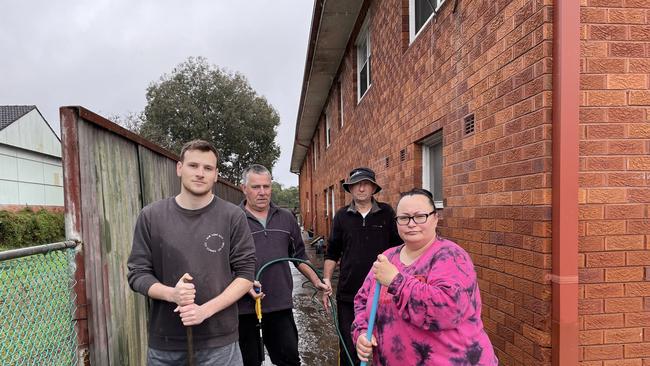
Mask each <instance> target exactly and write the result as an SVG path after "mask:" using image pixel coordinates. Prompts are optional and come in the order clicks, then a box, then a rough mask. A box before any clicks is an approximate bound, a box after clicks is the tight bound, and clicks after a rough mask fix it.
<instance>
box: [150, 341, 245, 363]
mask: <svg viewBox="0 0 650 366" xmlns="http://www.w3.org/2000/svg"><path fill="white" fill-rule="evenodd" d="M187 364H188V362H187V351H163V350H159V349H154V348H151V347H149V349H148V350H147V366H184V365H187ZM194 365H196V366H208V365H209V366H242V365H243V362H242V358H241V351H240V350H239V344H238V343H237V342H233V343H231V344H229V345H227V346H223V347H218V348H205V349H198V350H195V351H194Z"/></svg>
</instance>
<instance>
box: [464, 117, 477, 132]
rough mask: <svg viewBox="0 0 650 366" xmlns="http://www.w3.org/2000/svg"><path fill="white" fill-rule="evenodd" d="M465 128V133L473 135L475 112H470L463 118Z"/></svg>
mask: <svg viewBox="0 0 650 366" xmlns="http://www.w3.org/2000/svg"><path fill="white" fill-rule="evenodd" d="M463 122H464V123H463V130H464V132H465V135H471V134H473V133H474V130H475V126H474V113H472V114H468V115H467V116H465V118H463Z"/></svg>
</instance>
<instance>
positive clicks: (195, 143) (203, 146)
mask: <svg viewBox="0 0 650 366" xmlns="http://www.w3.org/2000/svg"><path fill="white" fill-rule="evenodd" d="M190 150H199V151H202V152H208V151H212V153H214V156H216V157H217V162H218V161H219V153H218V152H217V148H216V147H214V145H212V143H210V142H208V141H205V140H192V141H189V142H186V143H185V145H183V148H182V149H181V157H180V159H181V162H183V161H184V160H185V152H186V151H190Z"/></svg>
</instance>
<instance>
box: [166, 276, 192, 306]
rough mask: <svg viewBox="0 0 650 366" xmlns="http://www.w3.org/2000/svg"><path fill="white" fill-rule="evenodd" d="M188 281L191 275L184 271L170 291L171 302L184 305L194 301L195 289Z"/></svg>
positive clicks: (190, 279)
mask: <svg viewBox="0 0 650 366" xmlns="http://www.w3.org/2000/svg"><path fill="white" fill-rule="evenodd" d="M190 281H192V276H190V275H189V273H185V274H184V275H183V277H181V278H180V280H178V282H177V283H176V286H175V287H174V289H173V291H172V302H174V303H176V305H178V306H185V305H189V304H192V303H194V297H195V296H196V289H195V288H194V284H193V283H191V282H190Z"/></svg>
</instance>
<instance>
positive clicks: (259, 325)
mask: <svg viewBox="0 0 650 366" xmlns="http://www.w3.org/2000/svg"><path fill="white" fill-rule="evenodd" d="M255 292H257V293H259V292H260V289H259V287H256V288H255ZM255 314H257V329H259V332H260V338H259V343H258V345H257V352H258V354H259V355H260V357H261V358H262V361H264V338H262V297H258V298H257V299H255Z"/></svg>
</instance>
